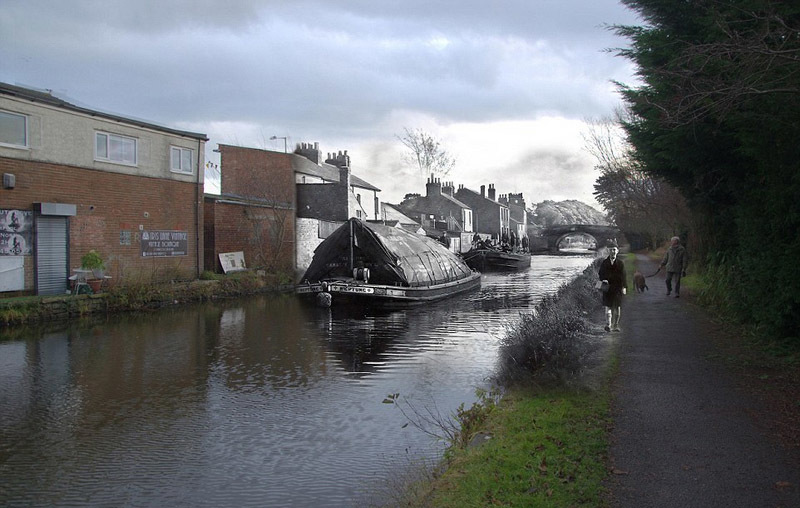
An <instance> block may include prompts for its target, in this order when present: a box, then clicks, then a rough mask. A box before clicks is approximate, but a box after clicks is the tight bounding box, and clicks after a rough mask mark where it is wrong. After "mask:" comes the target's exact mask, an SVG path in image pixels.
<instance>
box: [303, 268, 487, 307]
mask: <svg viewBox="0 0 800 508" xmlns="http://www.w3.org/2000/svg"><path fill="white" fill-rule="evenodd" d="M480 285H481V274H480V273H477V272H474V273H472V274H471V275H470V276H468V277H465V278H463V279H458V280H454V281H450V282H445V283H442V284H433V285H430V286H415V287H403V286H386V285H379V284H365V283H363V282H361V281H355V280H331V281H322V282H315V283H308V284H299V285H298V286H297V287H296V288H295V292H296V293H297V294H298V295H301V296H316V295H319V294H322V293H328V294H330V295H331V302H332V303H333V304H334V305H335V304H338V303H340V302H359V303H361V304H365V303H367V304H377V305H382V306H386V305H389V306H393V305H399V306H407V305H415V304H423V303H428V302H433V301H436V300H441V299H443V298H448V297H450V296H454V295H458V294H461V293H465V292H467V291H470V290H473V289H476V288H479V287H480Z"/></svg>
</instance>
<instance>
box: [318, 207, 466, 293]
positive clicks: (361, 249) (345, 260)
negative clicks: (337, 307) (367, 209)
mask: <svg viewBox="0 0 800 508" xmlns="http://www.w3.org/2000/svg"><path fill="white" fill-rule="evenodd" d="M351 256H352V260H351ZM360 263H363V266H364V267H365V268H369V271H370V277H369V282H370V284H385V285H402V286H430V285H432V284H441V283H444V282H450V281H455V280H459V279H463V278H465V277H469V276H470V275H471V274H472V270H471V269H470V268H469V267H468V266H467V265H466V264H465V263H464V261H462V260H461V258H459V257H458V256H457V255H456V254H454V253H452V252H450V251H449V250H448V249H447V248H446V247H445V246H444V245H442V244H441V243H439V242H437V241H436V240H433V239H431V238H427V237H425V236H421V235H417V234H414V233H410V232H408V231H406V230H404V229H400V228H392V227H389V226H384V225H383V224H372V223H368V222H364V221H362V220H359V219H350V220H349V221H347V222H346V223H345V224H344V225H342V227H340V228H339V229H337V230H336V231H334V232H333V233H332V234H331V235H330V236H329V237H328V238H326V239H325V241H323V242H322V243H321V244H320V245H319V246H318V247H317V249H316V250H315V251H314V259H313V260H312V261H311V265H310V266H309V267H308V270H306V273H305V275H304V276H303V280H304V281H309V282H318V281H322V280H329V279H341V278H350V277H352V276H353V271H352V268H353V267H358V266H361V265H360Z"/></svg>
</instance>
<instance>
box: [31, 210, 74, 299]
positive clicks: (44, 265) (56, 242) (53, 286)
mask: <svg viewBox="0 0 800 508" xmlns="http://www.w3.org/2000/svg"><path fill="white" fill-rule="evenodd" d="M67 224H68V223H67V217H48V216H42V215H40V216H38V217H37V218H36V294H39V295H63V294H64V293H65V292H66V291H67V277H68V276H69V267H68V266H67V264H68V262H67V238H68V237H67Z"/></svg>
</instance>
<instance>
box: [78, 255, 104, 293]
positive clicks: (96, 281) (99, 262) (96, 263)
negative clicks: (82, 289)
mask: <svg viewBox="0 0 800 508" xmlns="http://www.w3.org/2000/svg"><path fill="white" fill-rule="evenodd" d="M81 268H83V269H84V270H91V271H92V274H93V275H94V278H88V279H87V281H86V282H87V283H88V284H89V287H91V288H92V291H94V292H95V293H97V292H98V291H100V284H102V282H103V276H104V275H105V270H106V265H105V263H104V262H103V258H102V256H100V253H99V252H97V251H96V250H94V249H92V250H90V251H89V252H87V253H86V254H84V255H83V256H82V257H81Z"/></svg>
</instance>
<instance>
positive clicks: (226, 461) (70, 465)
mask: <svg viewBox="0 0 800 508" xmlns="http://www.w3.org/2000/svg"><path fill="white" fill-rule="evenodd" d="M590 261H591V259H590V258H587V257H564V256H558V257H550V256H536V257H534V259H533V266H532V268H531V269H530V270H528V271H525V272H522V273H511V274H487V275H484V276H483V284H482V287H481V289H480V290H479V291H475V292H473V293H470V294H467V295H463V296H459V297H455V298H453V299H450V300H446V301H443V302H440V303H437V304H434V305H427V306H424V307H417V308H411V309H406V310H395V311H391V312H378V311H369V312H365V311H362V310H353V309H350V310H344V309H337V308H334V309H318V308H311V307H308V306H307V305H304V304H303V302H300V301H298V300H297V299H295V298H294V297H293V296H282V297H272V296H264V297H253V298H247V299H240V300H235V301H227V302H223V303H214V304H204V305H196V306H189V307H181V308H179V309H170V310H165V311H161V312H157V313H152V314H147V315H143V316H122V317H115V318H113V319H112V320H109V321H107V322H104V323H101V324H96V323H95V324H73V325H71V326H69V327H64V328H63V329H55V330H53V329H50V330H47V331H44V330H42V329H34V328H31V329H22V330H20V329H17V330H13V331H3V332H0V333H2V335H0V337H2V338H0V505H2V506H214V507H219V506H237V507H238V506H358V505H365V504H370V503H374V502H376V500H380V499H383V500H388V499H389V497H390V496H391V492H392V491H393V490H394V488H395V487H396V483H397V481H398V480H397V479H398V478H400V477H401V476H402V475H403V472H404V471H406V470H408V469H412V470H413V469H414V468H415V467H417V466H418V465H419V464H420V463H425V462H427V463H432V462H435V461H436V460H437V459H438V457H439V456H440V455H441V452H442V450H443V444H442V443H441V442H440V441H438V440H437V439H436V438H435V437H432V436H430V435H429V434H428V433H426V432H424V431H422V430H421V429H419V428H418V427H417V426H415V425H409V424H408V423H409V419H408V417H407V416H405V415H404V414H403V413H404V412H405V413H406V414H409V413H413V412H414V411H418V412H420V413H422V414H427V415H438V416H441V417H447V415H449V414H451V412H452V411H454V409H455V408H456V407H458V405H459V404H461V403H465V404H466V405H467V406H468V405H469V404H471V403H472V402H473V401H474V400H475V390H476V388H478V387H482V386H485V384H486V379H487V378H488V376H490V375H491V373H492V371H493V369H494V367H495V362H496V352H497V346H498V340H499V339H500V337H502V335H503V330H504V326H506V324H507V323H508V322H511V321H513V320H515V319H517V316H518V315H519V312H521V311H526V310H528V309H530V308H531V307H532V306H533V305H534V304H535V303H536V302H537V301H538V299H539V298H541V296H542V295H543V294H545V293H547V292H549V291H553V290H554V289H556V288H557V287H558V286H560V285H561V284H562V283H564V282H567V281H568V280H569V279H571V278H572V277H574V276H575V275H576V274H577V273H579V272H580V271H582V270H583V269H584V268H585V267H586V266H587V265H588V264H589V262H590ZM395 393H399V394H400V396H399V400H400V401H401V404H400V407H398V406H396V405H391V404H384V403H382V401H383V400H384V399H385V398H386V396H387V395H388V394H395ZM401 408H403V409H404V410H403V411H401ZM412 416H413V415H412ZM428 430H432V431H434V432H435V431H436V429H435V428H429V429H428Z"/></svg>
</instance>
